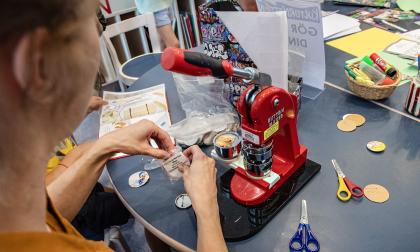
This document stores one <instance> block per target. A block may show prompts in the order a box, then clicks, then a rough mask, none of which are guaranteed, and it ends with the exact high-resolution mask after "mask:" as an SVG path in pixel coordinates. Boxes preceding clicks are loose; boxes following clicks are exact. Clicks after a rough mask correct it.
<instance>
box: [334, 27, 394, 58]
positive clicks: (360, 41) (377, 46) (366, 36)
mask: <svg viewBox="0 0 420 252" xmlns="http://www.w3.org/2000/svg"><path fill="white" fill-rule="evenodd" d="M399 39H401V37H400V36H399V35H397V34H395V33H391V32H387V31H385V30H382V29H379V28H371V29H368V30H364V31H362V32H359V33H355V34H353V35H350V36H347V37H344V38H339V39H336V40H333V41H330V42H328V43H327V45H329V46H332V47H335V48H337V49H339V50H341V51H344V52H346V53H349V54H352V55H354V56H356V57H362V56H365V55H369V54H371V53H374V52H379V51H383V50H384V49H385V48H386V47H388V46H389V45H390V44H392V43H394V42H396V41H397V40H399Z"/></svg>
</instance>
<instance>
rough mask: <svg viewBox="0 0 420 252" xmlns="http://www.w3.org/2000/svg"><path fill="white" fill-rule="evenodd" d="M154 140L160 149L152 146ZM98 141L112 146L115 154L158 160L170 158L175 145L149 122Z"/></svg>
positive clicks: (118, 131)
mask: <svg viewBox="0 0 420 252" xmlns="http://www.w3.org/2000/svg"><path fill="white" fill-rule="evenodd" d="M151 140H154V141H155V142H156V144H157V145H158V147H159V149H155V148H153V147H152V145H151V144H150V141H151ZM98 141H100V142H102V143H106V144H107V146H111V148H112V150H113V152H123V153H126V154H129V155H137V154H140V155H148V156H152V157H154V158H158V159H164V158H167V157H169V156H170V151H171V150H172V149H173V147H174V144H173V142H172V140H171V138H170V136H169V135H168V133H166V132H165V131H164V130H162V129H161V128H159V127H158V126H157V125H156V124H154V123H153V122H151V121H148V120H142V121H140V122H138V123H135V124H132V125H129V126H127V127H125V128H122V129H119V130H116V131H114V132H111V133H109V134H107V135H105V136H103V137H102V138H100V139H99V140H98Z"/></svg>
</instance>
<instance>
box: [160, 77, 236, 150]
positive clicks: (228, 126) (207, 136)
mask: <svg viewBox="0 0 420 252" xmlns="http://www.w3.org/2000/svg"><path fill="white" fill-rule="evenodd" d="M173 75H174V80H175V84H176V88H177V90H178V94H179V97H180V101H181V106H182V109H183V110H184V111H185V113H186V118H185V119H184V120H182V121H181V122H178V123H176V124H174V125H172V126H171V127H170V128H169V129H168V132H169V134H170V135H171V136H172V137H174V138H175V139H176V140H177V142H178V143H179V144H182V145H187V146H190V145H194V144H206V145H210V144H212V140H213V137H214V136H215V135H216V134H217V133H219V132H221V131H224V130H235V129H237V127H238V126H239V120H238V115H237V112H236V110H235V108H234V107H233V106H232V105H231V104H230V103H229V102H228V101H227V100H226V99H225V98H224V81H223V80H221V79H215V78H213V77H195V76H188V75H182V74H176V73H174V74H173Z"/></svg>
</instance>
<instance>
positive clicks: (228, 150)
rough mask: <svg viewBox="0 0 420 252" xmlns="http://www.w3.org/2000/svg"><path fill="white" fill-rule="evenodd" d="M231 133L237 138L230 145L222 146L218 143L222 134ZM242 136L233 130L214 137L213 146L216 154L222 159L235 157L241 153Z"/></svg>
mask: <svg viewBox="0 0 420 252" xmlns="http://www.w3.org/2000/svg"><path fill="white" fill-rule="evenodd" d="M225 135H231V136H233V137H234V138H235V139H234V141H233V142H232V144H231V145H230V146H229V147H224V146H220V145H218V144H217V139H218V138H219V137H221V136H225ZM241 142H242V137H241V136H240V135H239V134H238V133H236V132H233V131H227V132H221V133H219V134H217V135H216V136H215V137H214V138H213V146H214V150H215V151H216V154H217V155H218V156H219V157H220V158H222V159H227V160H229V159H234V158H237V157H238V155H239V154H240V153H241Z"/></svg>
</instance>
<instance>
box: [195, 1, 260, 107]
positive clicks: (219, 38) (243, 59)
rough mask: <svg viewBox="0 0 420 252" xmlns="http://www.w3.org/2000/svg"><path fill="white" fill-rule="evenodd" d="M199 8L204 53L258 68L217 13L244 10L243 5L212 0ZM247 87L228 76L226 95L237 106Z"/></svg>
mask: <svg viewBox="0 0 420 252" xmlns="http://www.w3.org/2000/svg"><path fill="white" fill-rule="evenodd" d="M198 9H199V16H200V25H201V36H202V38H203V44H204V53H206V54H207V55H208V56H211V57H214V58H218V59H226V60H229V61H230V62H231V63H232V65H233V66H235V67H238V68H245V67H254V68H257V66H256V65H255V64H254V62H253V61H252V59H251V58H250V57H249V56H248V54H247V53H246V52H245V50H244V49H243V48H242V47H241V45H240V44H239V43H238V41H236V39H235V37H234V36H233V35H232V33H230V32H229V30H228V29H227V28H226V26H225V25H224V24H223V22H222V20H221V19H220V18H219V17H218V16H217V13H216V11H243V10H242V8H241V6H240V5H239V4H238V3H237V2H236V1H234V0H211V1H209V2H207V3H205V4H203V5H201V6H199V8H198ZM246 87H247V84H246V83H244V82H243V81H242V80H241V79H239V78H236V77H230V78H227V79H226V80H225V87H224V96H225V98H226V99H227V100H228V101H229V102H230V103H232V104H233V105H234V106H236V101H237V99H238V98H239V96H240V94H241V92H242V91H243V90H245V88H246Z"/></svg>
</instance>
